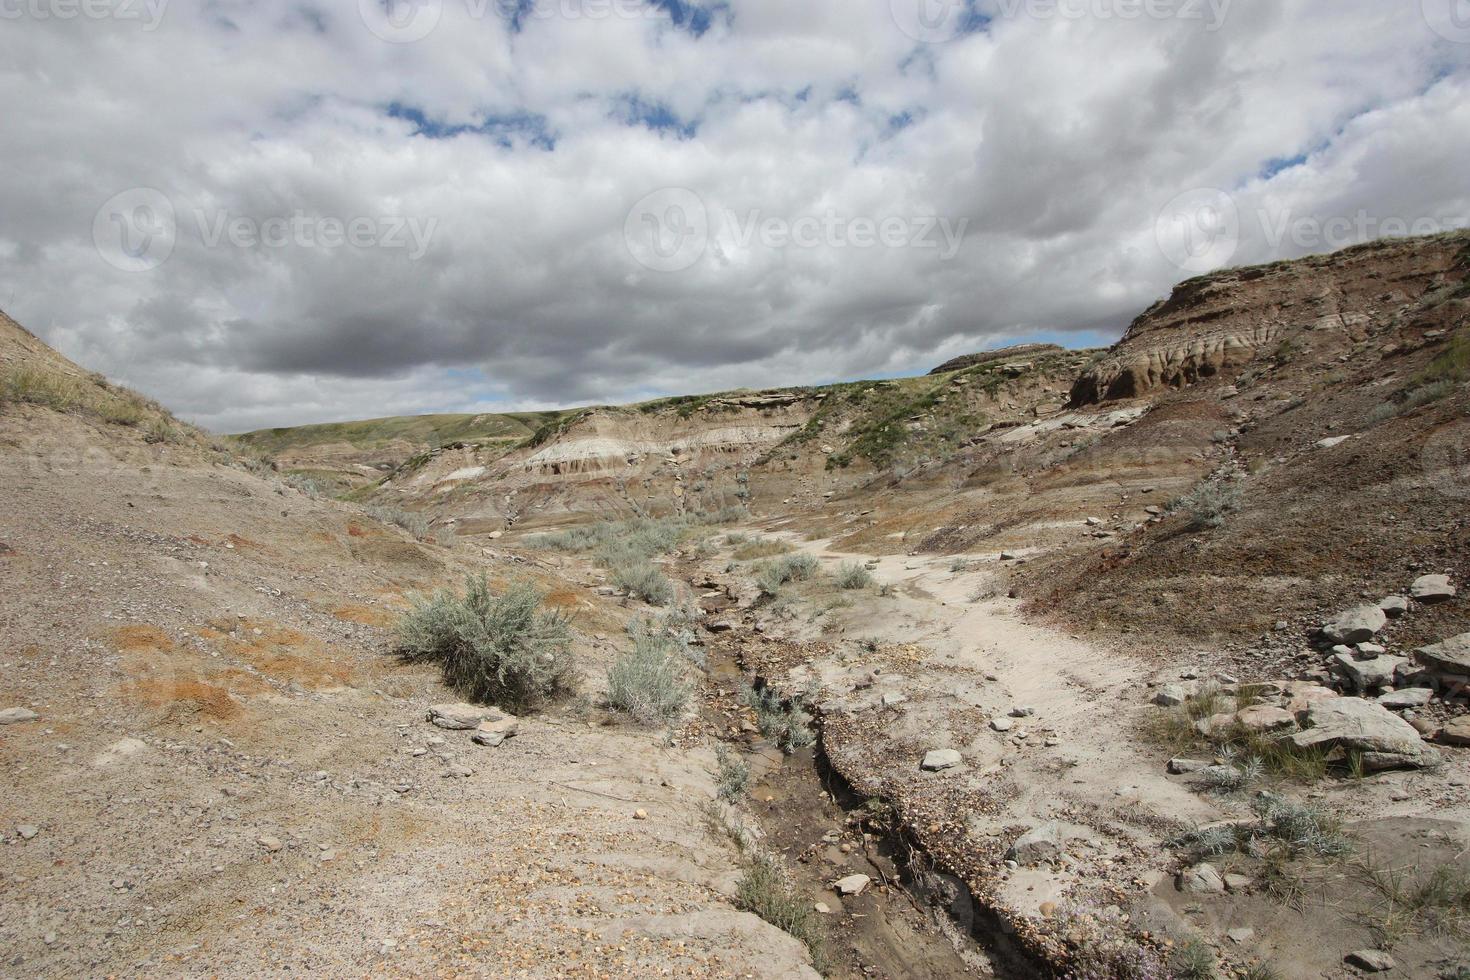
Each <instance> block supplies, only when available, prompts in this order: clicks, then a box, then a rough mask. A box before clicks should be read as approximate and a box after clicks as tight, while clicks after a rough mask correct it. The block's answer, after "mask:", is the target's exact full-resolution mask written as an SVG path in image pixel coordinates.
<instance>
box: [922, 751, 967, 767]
mask: <svg viewBox="0 0 1470 980" xmlns="http://www.w3.org/2000/svg"><path fill="white" fill-rule="evenodd" d="M963 761H964V760H963V759H962V758H961V757H960V754H959V753H958V752H956V751H955V750H954V749H935V750H934V751H933V752H930V753H928V754H927V755H925V756H924V762H923V764H922V765H923V769H924V771H925V772H941V771H943V770H945V769H953V768H954V767H955V766H957V765H959V764H960V763H961V762H963Z"/></svg>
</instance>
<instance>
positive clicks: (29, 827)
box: [15, 823, 41, 840]
mask: <svg viewBox="0 0 1470 980" xmlns="http://www.w3.org/2000/svg"><path fill="white" fill-rule="evenodd" d="M15 832H16V833H17V834H19V835H20V839H21V840H33V839H35V836H36V835H37V834H39V833H40V832H41V829H40V828H39V827H37V826H36V825H35V824H29V823H23V824H21V825H20V826H19V827H16V828H15Z"/></svg>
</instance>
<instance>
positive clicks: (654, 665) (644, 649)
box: [607, 623, 690, 725]
mask: <svg viewBox="0 0 1470 980" xmlns="http://www.w3.org/2000/svg"><path fill="white" fill-rule="evenodd" d="M629 632H630V633H631V634H632V637H633V648H632V649H631V650H629V651H628V652H627V653H624V654H623V655H622V656H620V657H619V658H618V659H617V660H616V662H614V663H613V665H612V667H611V669H609V670H608V672H607V700H608V704H609V705H610V706H612V707H613V708H614V709H615V710H618V711H621V712H624V713H625V714H627V715H630V716H631V717H632V718H633V719H634V720H635V721H638V722H640V723H642V724H645V725H653V724H660V723H666V722H670V721H673V720H674V719H675V718H678V717H679V716H680V715H681V714H683V713H684V707H685V706H686V705H687V704H688V703H689V693H690V691H689V685H688V684H686V683H685V682H684V662H683V658H682V657H680V656H679V650H678V647H677V645H676V644H675V643H674V642H672V640H671V639H670V637H669V635H668V634H667V633H666V632H665V631H663V630H660V629H657V628H656V627H654V626H653V625H652V624H649V623H635V624H633V625H632V626H630V627H629Z"/></svg>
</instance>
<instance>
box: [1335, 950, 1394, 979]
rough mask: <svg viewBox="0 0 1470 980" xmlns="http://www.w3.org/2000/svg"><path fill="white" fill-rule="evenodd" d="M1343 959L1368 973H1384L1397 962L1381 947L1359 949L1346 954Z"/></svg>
mask: <svg viewBox="0 0 1470 980" xmlns="http://www.w3.org/2000/svg"><path fill="white" fill-rule="evenodd" d="M1343 959H1344V960H1345V961H1346V962H1347V963H1348V965H1350V966H1355V967H1357V968H1358V969H1360V970H1365V971H1367V972H1368V973H1385V972H1387V971H1389V970H1392V969H1393V968H1394V967H1395V966H1396V965H1397V964H1395V963H1394V961H1393V957H1392V956H1389V955H1388V954H1387V953H1385V952H1384V951H1383V950H1381V949H1360V950H1357V951H1356V952H1352V953H1349V954H1347V956H1345V957H1343Z"/></svg>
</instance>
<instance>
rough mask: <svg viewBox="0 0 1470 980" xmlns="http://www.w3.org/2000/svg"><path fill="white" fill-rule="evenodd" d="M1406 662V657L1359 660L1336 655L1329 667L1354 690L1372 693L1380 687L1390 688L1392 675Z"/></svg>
mask: <svg viewBox="0 0 1470 980" xmlns="http://www.w3.org/2000/svg"><path fill="white" fill-rule="evenodd" d="M1408 662H1409V660H1408V658H1407V657H1387V656H1385V657H1374V658H1372V659H1371V660H1359V659H1357V658H1356V657H1345V656H1343V655H1342V654H1336V655H1334V656H1333V658H1332V660H1331V662H1330V664H1329V666H1331V668H1332V670H1333V672H1334V673H1336V674H1338V675H1340V676H1342V677H1344V678H1346V679H1347V680H1348V682H1349V683H1351V684H1352V685H1353V689H1354V690H1357V691H1372V690H1375V689H1377V688H1381V687H1392V686H1393V678H1394V673H1395V672H1396V671H1397V670H1398V669H1399V667H1401V666H1402V665H1404V664H1406V663H1408Z"/></svg>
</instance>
